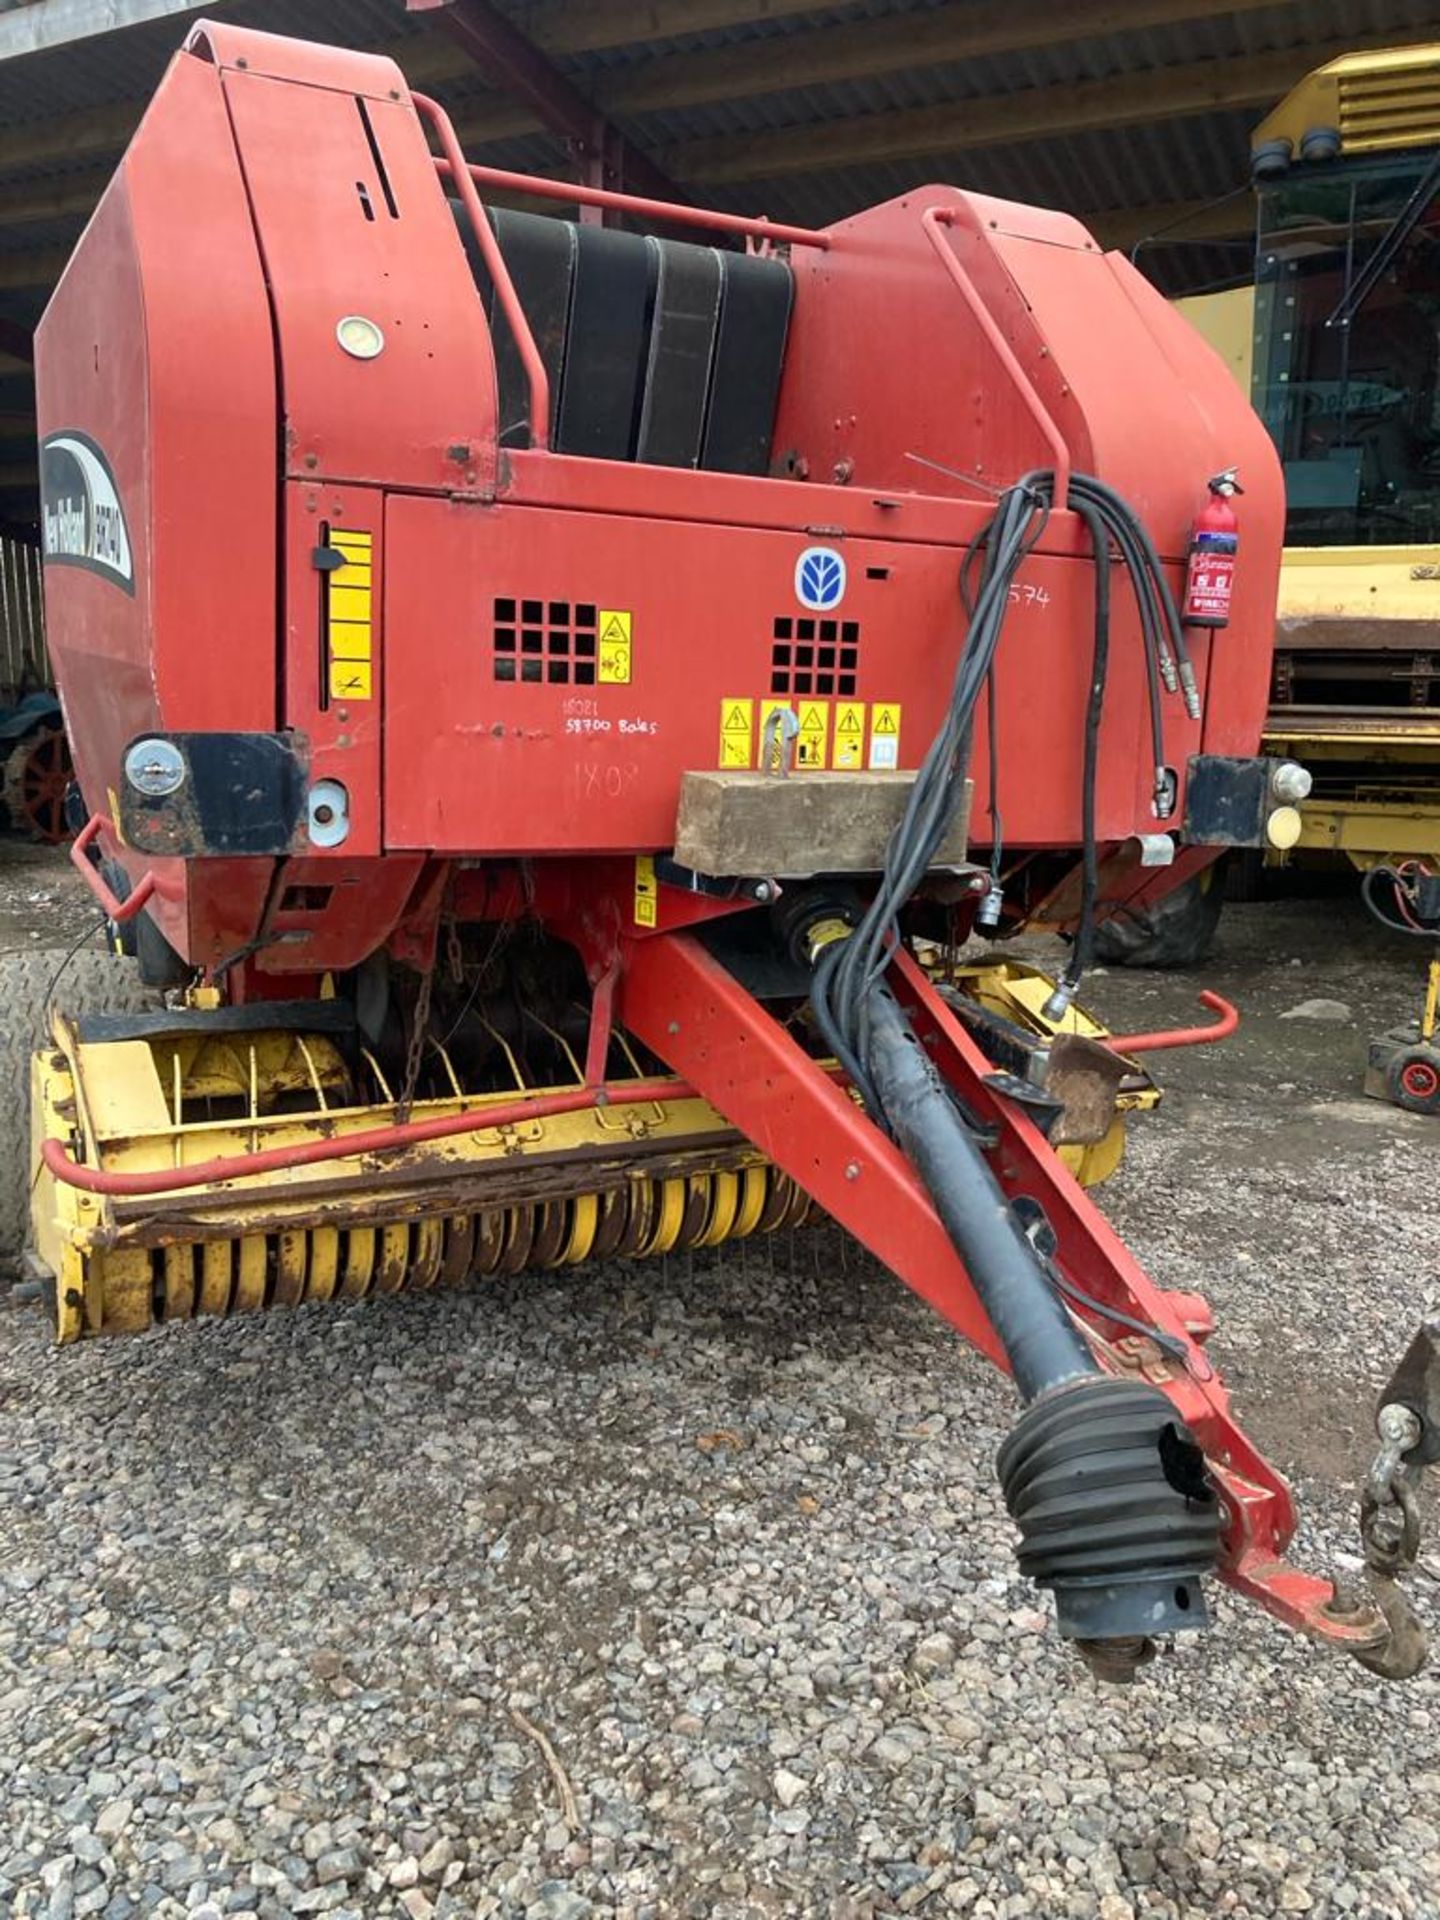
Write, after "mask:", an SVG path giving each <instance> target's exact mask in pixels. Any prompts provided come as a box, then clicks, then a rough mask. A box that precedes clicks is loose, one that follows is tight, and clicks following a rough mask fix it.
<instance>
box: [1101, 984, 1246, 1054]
mask: <svg viewBox="0 0 1440 1920" xmlns="http://www.w3.org/2000/svg"><path fill="white" fill-rule="evenodd" d="M1200 1004H1201V1006H1202V1007H1208V1008H1209V1009H1210V1011H1211V1012H1212V1013H1218V1014H1219V1016H1220V1018H1219V1019H1218V1020H1216V1021H1213V1022H1212V1023H1211V1025H1210V1026H1208V1027H1166V1028H1162V1029H1161V1031H1160V1032H1159V1033H1112V1034H1109V1035H1108V1036H1107V1037H1106V1041H1105V1044H1106V1046H1107V1047H1109V1048H1110V1049H1111V1051H1112V1052H1113V1053H1158V1052H1159V1051H1160V1049H1161V1048H1162V1047H1203V1046H1207V1045H1208V1044H1209V1043H1210V1041H1212V1040H1228V1039H1229V1037H1230V1035H1231V1034H1232V1033H1234V1031H1235V1029H1236V1028H1237V1027H1238V1026H1239V1024H1240V1013H1239V1010H1238V1008H1236V1007H1233V1006H1232V1005H1231V1004H1230V1002H1229V1001H1228V1000H1226V999H1223V998H1222V997H1221V995H1220V994H1218V993H1212V992H1211V991H1210V989H1209V988H1208V987H1206V988H1204V989H1203V990H1202V991H1201V994H1200Z"/></svg>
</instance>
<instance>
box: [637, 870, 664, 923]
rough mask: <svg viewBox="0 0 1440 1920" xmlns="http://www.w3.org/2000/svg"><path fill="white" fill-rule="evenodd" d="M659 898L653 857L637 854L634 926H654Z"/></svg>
mask: <svg viewBox="0 0 1440 1920" xmlns="http://www.w3.org/2000/svg"><path fill="white" fill-rule="evenodd" d="M659 897H660V889H659V886H658V884H657V882H656V879H655V858H654V855H653V854H649V853H637V854H636V856H635V924H636V926H637V927H653V926H654V924H655V915H656V909H657V907H658V905H659Z"/></svg>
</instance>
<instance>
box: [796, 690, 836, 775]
mask: <svg viewBox="0 0 1440 1920" xmlns="http://www.w3.org/2000/svg"><path fill="white" fill-rule="evenodd" d="M829 738H830V704H829V702H828V701H826V700H802V701H801V702H800V732H799V734H798V735H797V736H796V740H795V764H796V766H797V767H804V768H806V769H807V770H809V771H811V772H813V771H814V770H815V769H816V768H817V767H820V768H823V767H824V765H825V749H826V745H827V743H828V741H829Z"/></svg>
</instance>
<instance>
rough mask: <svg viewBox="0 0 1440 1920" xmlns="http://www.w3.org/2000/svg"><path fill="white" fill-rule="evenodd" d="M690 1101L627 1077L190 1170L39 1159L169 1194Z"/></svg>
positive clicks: (98, 1179) (680, 1084) (84, 1175)
mask: <svg viewBox="0 0 1440 1920" xmlns="http://www.w3.org/2000/svg"><path fill="white" fill-rule="evenodd" d="M694 1098H695V1089H694V1088H693V1087H691V1086H689V1085H687V1083H686V1082H685V1081H683V1080H668V1079H667V1080H627V1081H625V1082H624V1083H623V1084H622V1085H620V1086H618V1087H575V1088H573V1089H568V1088H567V1089H566V1090H565V1091H564V1092H562V1093H542V1094H536V1095H534V1096H532V1097H531V1098H530V1099H527V1100H506V1101H503V1102H502V1103H501V1104H500V1105H499V1106H493V1107H480V1108H477V1107H469V1108H467V1109H466V1110H465V1111H464V1112H463V1113H440V1114H435V1115H434V1116H433V1117H432V1118H431V1119H429V1120H408V1121H406V1122H405V1123H404V1124H403V1125H401V1126H394V1127H370V1128H368V1129H367V1130H366V1131H365V1132H364V1133H351V1134H343V1135H339V1136H337V1137H335V1138H333V1139H330V1140H302V1141H298V1142H297V1143H296V1144H295V1145H294V1146H290V1147H267V1148H266V1149H265V1150H264V1151H263V1152H261V1153H237V1154H230V1155H228V1156H226V1157H225V1158H223V1159H220V1160H201V1161H198V1162H197V1163H196V1165H194V1166H193V1167H157V1168H154V1169H150V1170H147V1171H145V1172H143V1173H117V1172H113V1171H109V1170H107V1169H106V1168H104V1167H87V1166H85V1165H84V1164H83V1163H82V1162H81V1161H79V1160H76V1159H74V1158H73V1157H72V1156H71V1155H70V1154H69V1153H67V1152H66V1150H65V1147H64V1146H63V1144H62V1143H61V1142H60V1141H59V1140H47V1141H46V1142H45V1144H44V1146H43V1147H42V1148H41V1149H40V1156H41V1158H42V1159H43V1160H44V1162H45V1165H46V1167H47V1168H48V1170H49V1171H50V1172H51V1173H52V1174H53V1175H54V1176H55V1178H56V1179H57V1180H63V1181H64V1183H65V1185H66V1186H69V1187H80V1188H82V1189H83V1190H84V1192H86V1193H107V1194H116V1195H126V1196H133V1195H140V1194H147V1193H175V1192H178V1191H180V1190H181V1189H182V1188H185V1187H208V1186H213V1185H215V1184H217V1183H219V1182H221V1181H225V1180H240V1179H249V1178H251V1177H252V1176H253V1175H256V1174H261V1173H282V1172H284V1171H285V1170H286V1169H287V1168H289V1167H311V1166H315V1165H316V1164H317V1163H319V1162H321V1161H325V1160H352V1159H354V1158H356V1157H357V1156H358V1155H360V1154H366V1153H393V1152H396V1151H398V1150H399V1149H401V1148H403V1147H416V1146H422V1145H423V1144H424V1143H425V1142H426V1141H427V1140H449V1139H453V1138H454V1136H455V1135H457V1134H461V1133H484V1132H487V1131H488V1130H489V1129H491V1128H493V1127H514V1126H519V1125H520V1123H521V1122H522V1121H525V1120H545V1119H549V1118H550V1117H552V1116H553V1115H555V1114H560V1113H585V1112H587V1111H588V1110H589V1109H590V1108H592V1107H634V1106H648V1105H650V1104H651V1103H652V1102H654V1103H658V1104H660V1105H662V1106H663V1105H664V1104H666V1103H667V1102H669V1101H675V1100H692V1099H694Z"/></svg>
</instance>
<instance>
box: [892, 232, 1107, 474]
mask: <svg viewBox="0 0 1440 1920" xmlns="http://www.w3.org/2000/svg"><path fill="white" fill-rule="evenodd" d="M920 224H921V226H922V227H924V229H925V237H926V239H927V240H928V241H929V242H930V244H931V246H932V247H933V248H934V249H935V252H936V254H937V255H938V257H939V260H940V264H941V266H943V267H944V269H945V271H946V272H947V273H948V274H949V276H950V278H951V279H952V280H953V281H954V282H955V285H956V286H957V287H958V288H959V290H960V297H961V299H962V300H963V301H964V302H965V304H966V306H967V307H968V308H969V309H970V314H971V317H972V318H973V320H974V322H975V324H976V326H977V327H979V329H980V331H981V333H983V334H984V336H985V338H986V339H987V340H988V341H989V343H990V345H991V346H992V347H993V348H994V350H995V354H996V357H997V358H998V359H999V361H1000V364H1001V366H1002V367H1004V369H1005V371H1006V373H1008V374H1009V376H1010V378H1011V380H1012V381H1013V382H1014V383H1015V389H1016V391H1017V392H1018V393H1019V395H1020V398H1021V399H1022V400H1023V401H1024V403H1025V410H1026V412H1027V413H1028V414H1029V415H1030V418H1031V419H1032V420H1033V421H1034V422H1035V424H1036V426H1037V427H1038V428H1039V429H1040V433H1041V436H1042V438H1043V439H1044V441H1045V444H1046V446H1048V447H1049V449H1050V458H1051V459H1052V460H1053V461H1054V463H1055V506H1056V509H1057V510H1058V511H1061V512H1063V511H1064V509H1065V507H1066V506H1067V505H1068V503H1069V499H1070V447H1069V443H1068V442H1067V441H1066V438H1065V436H1064V434H1063V433H1062V432H1061V431H1060V429H1059V427H1058V426H1057V425H1056V422H1055V417H1054V415H1053V414H1052V413H1051V411H1050V409H1049V408H1048V407H1047V406H1046V404H1045V402H1044V401H1043V400H1042V399H1041V398H1040V395H1039V393H1038V392H1037V390H1036V387H1035V382H1034V381H1033V380H1032V379H1031V378H1030V376H1029V374H1028V373H1026V371H1025V369H1024V368H1023V367H1022V366H1021V364H1020V362H1019V360H1018V358H1017V357H1016V353H1015V349H1014V348H1013V347H1012V346H1011V344H1010V342H1009V341H1008V340H1007V339H1006V338H1005V336H1004V334H1003V333H1002V332H1001V331H1000V328H999V326H998V324H997V322H996V320H995V317H994V315H993V314H992V313H991V312H990V310H989V308H988V307H987V306H986V305H985V302H984V301H983V300H982V299H981V298H980V295H979V292H978V291H977V289H976V286H975V283H974V281H973V280H972V279H971V278H970V275H969V274H968V273H967V272H966V271H965V269H964V267H963V266H961V264H960V259H959V256H958V255H957V253H956V252H955V249H954V248H953V247H952V246H951V245H950V242H949V241H948V240H947V239H946V238H945V236H944V234H942V233H941V231H940V229H941V228H942V227H953V226H954V224H955V215H954V212H953V210H952V209H951V208H949V207H927V208H926V209H925V211H924V212H923V213H922V214H921V216H920Z"/></svg>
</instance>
